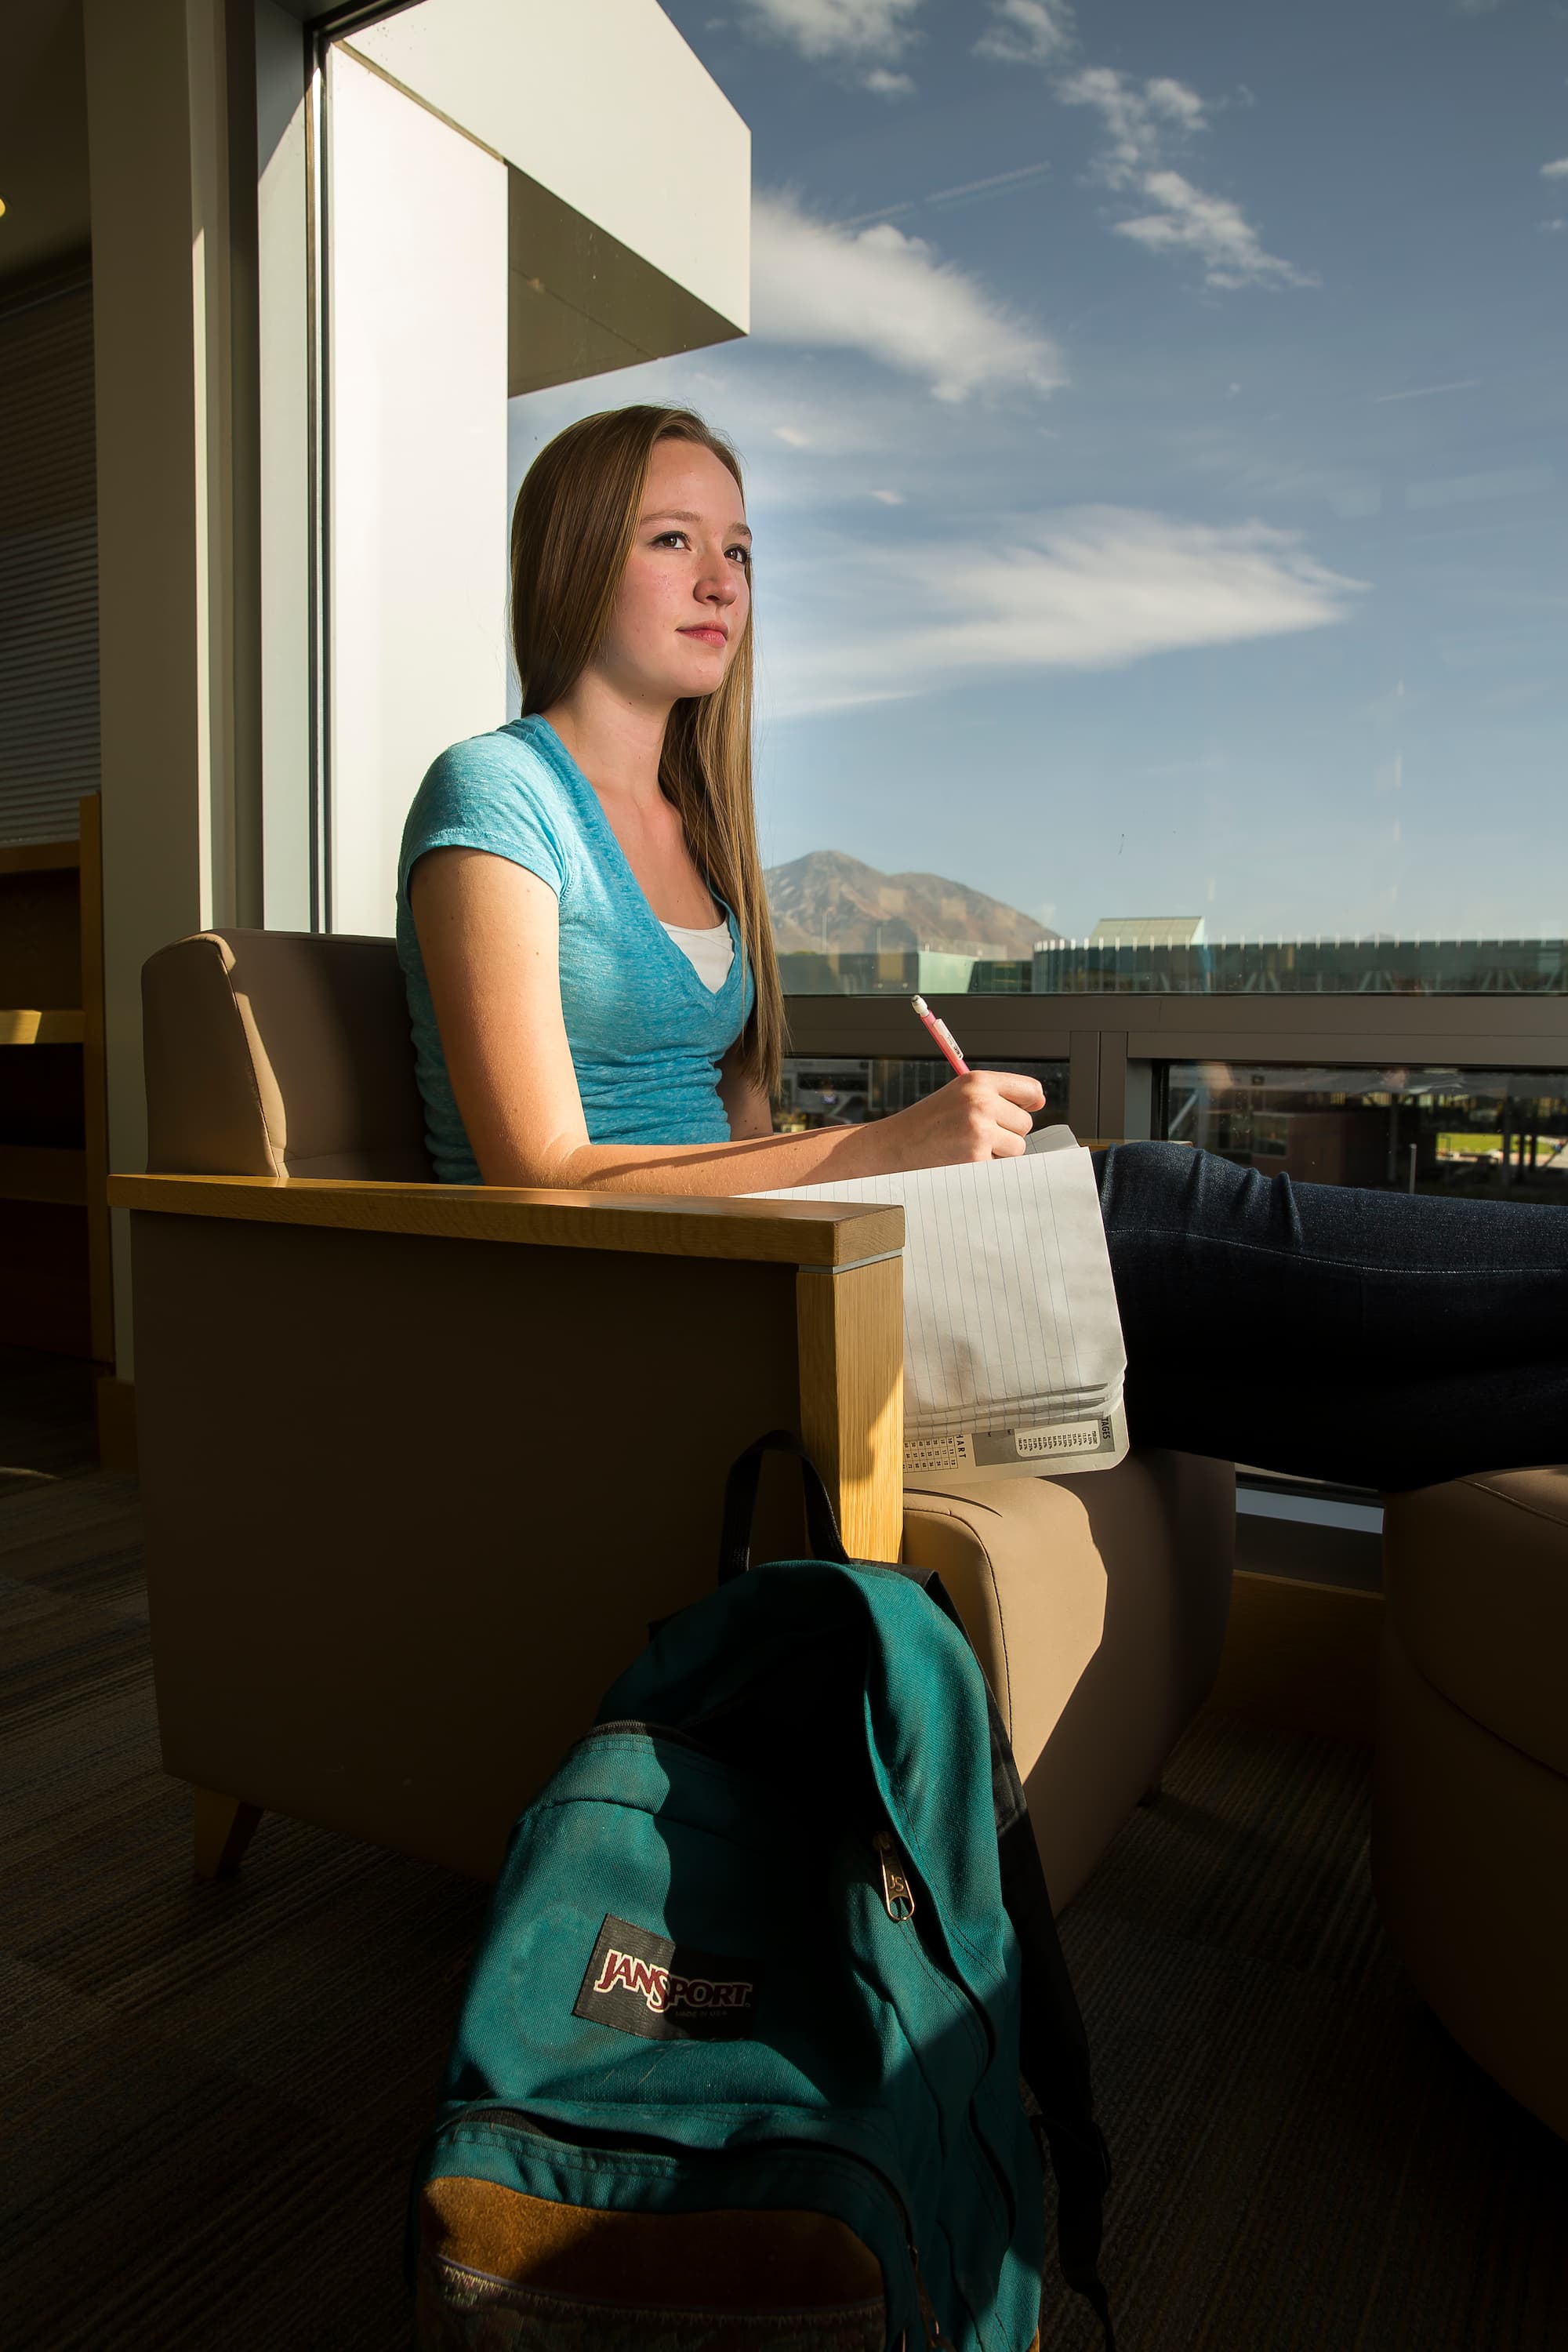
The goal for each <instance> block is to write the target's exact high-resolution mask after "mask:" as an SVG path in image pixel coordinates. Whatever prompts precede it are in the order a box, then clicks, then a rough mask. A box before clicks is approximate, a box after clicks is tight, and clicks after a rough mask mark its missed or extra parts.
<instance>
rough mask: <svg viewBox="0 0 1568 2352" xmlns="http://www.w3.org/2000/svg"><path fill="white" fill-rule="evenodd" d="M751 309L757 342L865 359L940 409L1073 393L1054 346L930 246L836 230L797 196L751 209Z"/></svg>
mask: <svg viewBox="0 0 1568 2352" xmlns="http://www.w3.org/2000/svg"><path fill="white" fill-rule="evenodd" d="M752 340H753V341H756V342H772V343H793V344H796V345H799V346H802V347H804V348H805V349H809V350H819V351H820V350H841V351H855V352H863V353H864V354H865V355H866V356H867V357H868V358H870V359H874V360H877V361H879V362H881V364H882V365H883V366H884V367H890V368H895V369H897V370H899V371H900V373H902V374H905V375H912V376H916V377H918V378H920V379H921V381H922V382H923V383H926V384H927V385H928V387H929V388H930V390H931V392H932V393H933V394H935V396H936V398H937V399H938V400H945V401H959V400H964V399H967V398H968V396H969V395H970V394H972V393H984V392H1005V391H1017V392H1031V393H1047V392H1049V391H1051V390H1052V389H1053V387H1054V386H1056V385H1057V384H1059V383H1065V382H1066V376H1065V374H1064V372H1063V369H1062V365H1061V362H1060V359H1059V357H1058V353H1057V352H1056V349H1055V347H1054V345H1053V344H1052V343H1051V342H1050V341H1049V340H1048V339H1047V337H1046V336H1044V335H1042V334H1041V333H1040V332H1039V331H1037V329H1036V328H1035V327H1034V326H1032V325H1031V324H1030V323H1029V322H1028V321H1027V320H1022V319H1020V318H1018V317H1017V316H1016V314H1015V313H1014V312H1012V311H1010V310H1005V309H1004V307H1003V306H1002V305H1001V304H1000V303H999V302H997V301H996V300H995V299H994V298H993V297H992V296H991V295H990V294H988V293H987V292H986V291H985V289H984V287H982V286H980V285H978V284H977V283H976V282H975V281H974V279H973V278H969V277H968V276H966V275H965V273H964V272H963V270H962V269H959V268H955V267H954V266H953V265H952V263H951V262H944V261H941V260H939V259H938V258H937V257H936V255H935V254H934V253H933V252H932V251H931V247H930V246H929V245H927V244H926V243H925V242H924V240H923V239H922V238H921V237H917V236H905V235H904V234H903V232H902V230H901V229H897V228H895V227H894V226H892V224H891V223H890V222H888V221H883V222H880V223H879V224H878V225H877V226H874V227H871V228H865V229H860V230H858V231H856V232H851V231H848V230H846V229H842V228H836V227H833V226H831V225H830V224H829V223H827V222H826V221H819V220H814V219H813V218H812V217H811V215H809V214H807V213H805V212H803V211H802V210H801V209H800V207H799V205H797V204H795V202H794V200H793V199H792V198H790V197H787V196H781V195H766V194H762V195H758V196H757V197H756V198H755V199H754V201H753V203H752Z"/></svg>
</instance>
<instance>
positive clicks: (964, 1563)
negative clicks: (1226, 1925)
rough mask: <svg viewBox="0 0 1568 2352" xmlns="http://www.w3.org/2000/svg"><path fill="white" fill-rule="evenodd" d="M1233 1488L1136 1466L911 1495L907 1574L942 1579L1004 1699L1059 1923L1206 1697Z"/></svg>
mask: <svg viewBox="0 0 1568 2352" xmlns="http://www.w3.org/2000/svg"><path fill="white" fill-rule="evenodd" d="M1235 1556H1236V1473H1235V1471H1234V1469H1233V1468H1232V1466H1231V1465H1230V1464H1229V1463H1228V1462H1210V1461H1206V1460H1201V1459H1200V1458H1199V1457H1198V1456H1197V1455H1196V1454H1160V1453H1153V1452H1150V1453H1143V1454H1129V1455H1128V1457H1127V1459H1126V1460H1125V1461H1124V1462H1121V1463H1119V1464H1118V1465H1117V1467H1116V1468H1115V1469H1114V1470H1100V1471H1095V1472H1093V1473H1092V1474H1090V1475H1088V1476H1084V1477H1078V1478H1005V1479H996V1480H990V1479H974V1480H971V1481H968V1482H965V1481H964V1480H962V1479H948V1478H942V1477H940V1476H938V1475H934V1474H932V1475H928V1476H924V1477H921V1478H916V1479H912V1480H911V1479H906V1480H905V1483H904V1559H905V1561H906V1563H907V1564H908V1565H909V1566H910V1567H911V1568H918V1569H920V1570H922V1571H924V1572H926V1573H928V1574H929V1573H930V1571H931V1570H933V1569H934V1570H937V1572H938V1573H939V1574H940V1575H941V1577H942V1582H943V1583H944V1584H945V1585H946V1587H947V1589H948V1591H950V1592H951V1593H952V1598H953V1601H954V1602H955V1603H956V1604H957V1607H958V1610H959V1613H960V1614H961V1616H962V1617H963V1622H964V1625H965V1627H966V1628H967V1630H968V1633H969V1638H970V1640H971V1641H972V1642H973V1644H974V1647H975V1651H976V1654H978V1656H979V1659H980V1663H981V1664H982V1665H983V1666H984V1669H985V1673H986V1676H987V1678H988V1680H989V1681H990V1684H991V1687H992V1689H993V1690H994V1692H995V1694H996V1698H997V1703H998V1705H999V1706H1000V1708H1001V1710H1002V1715H1003V1717H1004V1719H1005V1723H1006V1726H1007V1730H1008V1733H1009V1735H1010V1737H1011V1738H1012V1742H1013V1752H1014V1754H1015V1755H1016V1758H1017V1759H1018V1769H1019V1772H1020V1773H1021V1774H1022V1776H1023V1779H1024V1782H1025V1785H1026V1789H1027V1790H1028V1794H1029V1813H1030V1817H1031V1819H1032V1821H1033V1822H1034V1827H1035V1835H1036V1838H1037V1842H1038V1844H1039V1848H1040V1854H1041V1859H1042V1860H1043V1862H1044V1864H1045V1867H1046V1884H1047V1886H1048V1887H1049V1888H1050V1892H1051V1900H1052V1902H1053V1904H1054V1905H1055V1906H1056V1908H1057V1909H1058V1911H1059V1910H1060V1909H1061V1907H1062V1906H1063V1904H1064V1903H1067V1902H1068V1901H1069V1900H1070V1899H1071V1897H1072V1896H1073V1895H1075V1894H1076V1893H1077V1891H1078V1889H1079V1886H1080V1885H1082V1884H1083V1881H1084V1880H1085V1879H1086V1878H1087V1877H1088V1875H1089V1872H1090V1871H1091V1870H1092V1869H1093V1868H1094V1865H1095V1864H1096V1863H1097V1862H1098V1861H1099V1859H1100V1855H1101V1854H1102V1853H1104V1851H1105V1849H1106V1847H1107V1846H1108V1845H1109V1844H1110V1841H1111V1839H1112V1838H1113V1837H1114V1836H1115V1834H1116V1832H1117V1831H1118V1830H1119V1829H1120V1828H1121V1824H1122V1822H1124V1821H1125V1820H1126V1819H1127V1816H1128V1815H1129V1813H1131V1811H1132V1809H1133V1807H1134V1806H1135V1805H1136V1804H1137V1802H1138V1801H1139V1799H1140V1798H1141V1797H1142V1796H1143V1795H1144V1794H1145V1793H1146V1791H1147V1790H1149V1789H1150V1788H1151V1787H1152V1785H1153V1784H1154V1783H1155V1782H1156V1781H1157V1780H1159V1777H1160V1773H1161V1770H1162V1769H1163V1765H1164V1761H1165V1759H1166V1757H1167V1756H1168V1755H1169V1754H1170V1752H1171V1749H1172V1748H1173V1747H1174V1746H1175V1743H1176V1741H1177V1739H1178V1738H1180V1737H1181V1734H1182V1732H1183V1731H1184V1729H1185V1727H1186V1726H1187V1724H1188V1723H1189V1722H1190V1721H1191V1720H1192V1718H1193V1717H1194V1715H1195V1714H1196V1713H1197V1710H1198V1708H1199V1707H1200V1706H1202V1705H1203V1703H1204V1701H1205V1698H1206V1697H1207V1696H1208V1695H1209V1692H1210V1690H1211V1688H1212V1687H1213V1685H1214V1679H1215V1673H1216V1671H1217V1669H1218V1666H1219V1654H1220V1650H1221V1647H1222V1645H1223V1643H1224V1641H1225V1628H1226V1616H1227V1613H1228V1612H1229V1607H1230V1578H1231V1569H1232V1565H1233V1563H1234V1560H1235Z"/></svg>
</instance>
